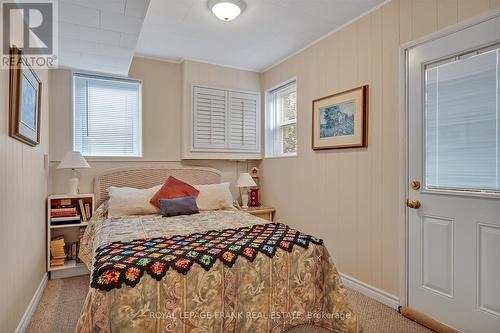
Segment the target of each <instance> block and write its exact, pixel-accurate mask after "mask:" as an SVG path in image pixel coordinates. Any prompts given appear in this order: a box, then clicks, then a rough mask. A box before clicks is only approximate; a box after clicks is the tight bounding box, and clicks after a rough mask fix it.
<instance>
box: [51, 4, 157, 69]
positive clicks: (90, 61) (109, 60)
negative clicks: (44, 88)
mask: <svg viewBox="0 0 500 333" xmlns="http://www.w3.org/2000/svg"><path fill="white" fill-rule="evenodd" d="M148 4H149V0H59V22H58V24H59V29H58V30H59V66H60V67H65V68H72V69H77V70H83V71H91V72H103V73H111V74H117V75H124V76H126V75H127V74H128V70H129V67H130V63H131V61H132V57H133V55H134V52H135V47H136V44H137V39H138V38H139V33H140V31H141V27H142V23H143V21H144V16H145V15H146V11H147V8H148Z"/></svg>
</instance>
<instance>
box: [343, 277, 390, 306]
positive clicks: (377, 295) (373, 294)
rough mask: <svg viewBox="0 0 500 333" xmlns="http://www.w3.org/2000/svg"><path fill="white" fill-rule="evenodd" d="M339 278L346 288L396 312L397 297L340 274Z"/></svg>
mask: <svg viewBox="0 0 500 333" xmlns="http://www.w3.org/2000/svg"><path fill="white" fill-rule="evenodd" d="M340 277H341V278H342V283H343V284H344V285H345V286H346V287H348V288H351V289H354V290H356V291H358V292H360V293H362V294H363V295H365V296H368V297H370V298H373V299H374V300H376V301H378V302H380V303H382V304H385V305H387V306H388V307H390V308H393V309H395V310H398V308H399V298H398V297H396V296H394V295H392V294H389V293H388V292H385V291H383V290H380V289H378V288H375V287H373V286H370V285H369V284H367V283H364V282H362V281H359V280H357V279H355V278H353V277H350V276H349V275H345V274H342V273H340Z"/></svg>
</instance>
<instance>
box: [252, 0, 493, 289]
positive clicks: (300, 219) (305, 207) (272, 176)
mask: <svg viewBox="0 0 500 333" xmlns="http://www.w3.org/2000/svg"><path fill="white" fill-rule="evenodd" d="M498 7H500V2H499V1H490V0H474V1H470V0H458V1H457V0H413V1H412V0H393V1H391V2H389V3H388V4H386V5H384V6H383V7H381V8H379V9H377V10H375V11H373V12H371V13H370V14H368V15H366V16H364V17H362V18H360V19H359V20H357V21H355V22H354V23H352V24H350V25H348V26H346V27H345V28H343V29H342V30H340V31H338V32H335V33H334V34H332V35H330V36H329V37H327V38H325V39H323V40H322V41H320V42H318V43H316V44H314V45H313V46H311V47H309V48H307V49H305V50H304V51H302V52H300V53H299V54H297V55H295V56H293V57H292V58H290V59H288V60H286V61H285V62H283V63H281V64H279V65H277V66H275V67H273V68H272V69H270V70H267V71H266V72H264V73H263V74H262V76H261V84H262V88H263V90H266V89H269V88H270V87H273V86H275V85H277V84H279V83H281V82H283V81H285V80H288V79H290V78H292V77H297V85H298V97H297V101H298V156H297V157H294V158H277V159H264V160H263V162H262V163H261V170H262V173H263V180H262V183H263V195H264V196H265V198H267V200H266V201H267V203H268V204H272V205H274V206H276V208H277V218H278V220H282V221H286V222H287V223H290V224H292V225H293V226H296V227H298V228H301V229H303V230H305V231H307V232H310V233H313V234H317V235H321V237H323V238H324V239H325V240H326V244H327V246H328V248H329V250H330V251H331V254H332V255H333V259H334V261H335V263H336V264H337V267H338V269H339V270H340V271H341V272H342V273H344V274H347V275H349V276H351V277H354V278H356V279H358V280H360V281H362V282H365V283H367V284H369V285H371V286H374V287H376V288H379V289H381V290H383V291H386V292H388V293H390V294H393V295H396V296H397V295H399V272H400V268H399V262H400V253H399V221H398V214H399V212H400V209H404V206H403V205H404V203H403V202H400V201H399V197H398V195H399V189H400V184H399V161H400V150H399V149H400V146H399V145H400V143H399V137H398V135H399V122H400V120H399V92H398V90H399V76H398V75H399V53H398V52H399V45H400V44H402V43H405V42H408V41H411V40H414V39H416V38H418V37H421V36H424V35H427V34H429V33H431V32H433V31H436V30H439V29H441V28H444V27H446V26H449V25H452V24H454V23H457V22H460V21H462V20H465V19H467V18H470V17H472V16H475V15H477V14H480V13H482V12H484V11H487V10H489V9H492V8H498ZM363 84H369V86H370V87H369V127H368V128H369V129H368V131H369V140H368V148H366V149H348V150H327V151H318V152H314V151H313V150H312V149H311V126H312V124H311V121H312V120H311V118H312V117H311V101H312V100H314V99H316V98H319V97H322V96H326V95H330V94H332V93H335V92H340V91H343V90H346V89H349V88H353V87H356V86H360V85H363Z"/></svg>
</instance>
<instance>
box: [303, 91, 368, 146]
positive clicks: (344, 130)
mask: <svg viewBox="0 0 500 333" xmlns="http://www.w3.org/2000/svg"><path fill="white" fill-rule="evenodd" d="M312 114H313V121H312V149H313V150H322V149H339V148H359V147H367V146H368V85H364V86H361V87H357V88H353V89H350V90H346V91H343V92H340V93H337V94H333V95H329V96H325V97H322V98H318V99H316V100H314V101H313V102H312Z"/></svg>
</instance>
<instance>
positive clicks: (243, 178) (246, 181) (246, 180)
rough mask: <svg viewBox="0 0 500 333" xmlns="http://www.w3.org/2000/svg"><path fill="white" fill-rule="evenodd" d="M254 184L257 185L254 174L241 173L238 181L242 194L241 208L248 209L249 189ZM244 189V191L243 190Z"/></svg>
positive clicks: (237, 184)
mask: <svg viewBox="0 0 500 333" xmlns="http://www.w3.org/2000/svg"><path fill="white" fill-rule="evenodd" d="M252 186H257V184H255V182H254V180H253V179H252V176H250V174H249V173H248V172H244V173H242V174H240V177H239V178H238V181H237V182H236V187H239V188H240V194H241V208H243V209H248V189H249V188H250V187H252ZM242 189H243V191H242Z"/></svg>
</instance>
